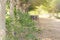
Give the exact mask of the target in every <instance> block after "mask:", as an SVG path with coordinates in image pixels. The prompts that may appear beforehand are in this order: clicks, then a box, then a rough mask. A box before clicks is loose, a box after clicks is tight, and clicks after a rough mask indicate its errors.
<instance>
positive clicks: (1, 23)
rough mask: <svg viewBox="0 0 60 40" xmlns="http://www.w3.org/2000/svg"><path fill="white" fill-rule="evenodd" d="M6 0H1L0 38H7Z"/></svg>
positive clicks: (3, 39) (1, 39)
mask: <svg viewBox="0 0 60 40" xmlns="http://www.w3.org/2000/svg"><path fill="white" fill-rule="evenodd" d="M5 8H6V0H0V40H5V36H6V28H5V13H6V10H5Z"/></svg>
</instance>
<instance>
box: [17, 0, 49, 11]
mask: <svg viewBox="0 0 60 40" xmlns="http://www.w3.org/2000/svg"><path fill="white" fill-rule="evenodd" d="M16 3H17V5H16V7H17V9H19V10H20V11H21V12H27V11H29V8H31V7H33V8H35V6H40V5H46V4H47V3H48V2H47V0H16Z"/></svg>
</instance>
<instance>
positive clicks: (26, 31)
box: [6, 9, 39, 40]
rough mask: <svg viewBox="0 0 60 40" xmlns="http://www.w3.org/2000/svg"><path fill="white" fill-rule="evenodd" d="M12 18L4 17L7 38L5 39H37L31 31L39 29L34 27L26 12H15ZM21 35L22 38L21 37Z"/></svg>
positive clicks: (34, 31)
mask: <svg viewBox="0 0 60 40" xmlns="http://www.w3.org/2000/svg"><path fill="white" fill-rule="evenodd" d="M14 13H15V17H14V18H13V19H11V18H10V16H9V15H7V16H9V17H8V18H6V28H7V39H6V40H20V39H21V40H22V39H24V40H30V39H31V40H35V39H37V38H36V37H35V36H34V35H33V33H36V32H38V31H39V30H38V29H37V28H36V27H35V24H36V23H35V22H34V21H33V20H32V19H31V17H30V15H29V14H28V13H21V12H19V11H18V12H16V9H15V10H14ZM21 37H22V38H21Z"/></svg>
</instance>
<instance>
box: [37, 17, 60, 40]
mask: <svg viewBox="0 0 60 40" xmlns="http://www.w3.org/2000/svg"><path fill="white" fill-rule="evenodd" d="M38 27H39V28H41V29H42V32H41V35H39V36H40V39H41V40H60V20H57V19H48V18H40V19H39V26H38Z"/></svg>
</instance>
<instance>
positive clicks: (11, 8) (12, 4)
mask: <svg viewBox="0 0 60 40" xmlns="http://www.w3.org/2000/svg"><path fill="white" fill-rule="evenodd" d="M10 17H11V18H13V17H14V0H10Z"/></svg>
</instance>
